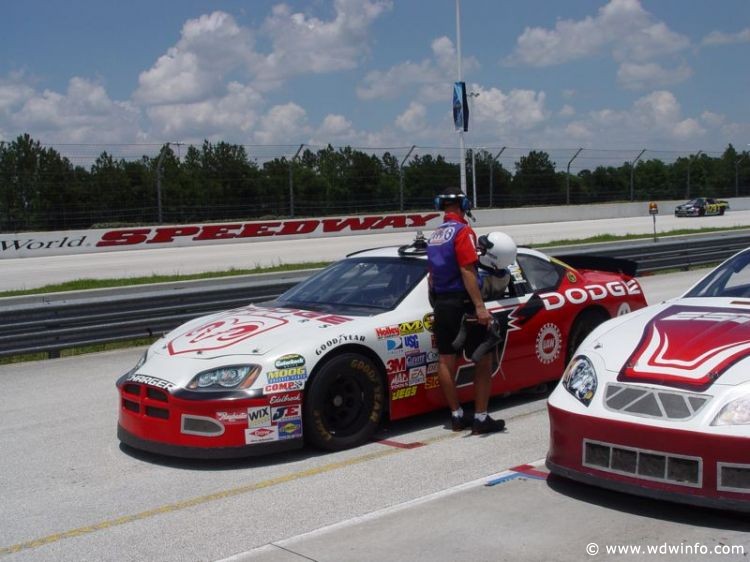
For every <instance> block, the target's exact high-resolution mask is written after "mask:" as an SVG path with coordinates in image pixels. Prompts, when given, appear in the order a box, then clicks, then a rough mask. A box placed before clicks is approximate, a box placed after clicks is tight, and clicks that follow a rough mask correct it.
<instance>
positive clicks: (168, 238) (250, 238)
mask: <svg viewBox="0 0 750 562" xmlns="http://www.w3.org/2000/svg"><path fill="white" fill-rule="evenodd" d="M441 221H442V218H441V215H440V213H414V214H394V215H367V216H351V217H332V218H320V219H312V218H310V219H288V220H277V221H253V222H234V223H214V224H185V225H171V226H139V227H133V228H113V229H98V230H77V231H66V232H27V233H16V234H0V259H8V258H23V257H39V256H52V255H67V254H82V253H92V252H105V251H111V250H137V249H144V248H148V249H152V248H174V247H177V246H198V245H206V244H220V243H233V242H235V243H236V242H254V241H268V240H280V239H294V238H323V237H329V236H350V235H353V234H377V233H382V232H401V231H407V232H408V231H414V230H432V229H435V228H436V227H437V226H439V225H440V223H441Z"/></svg>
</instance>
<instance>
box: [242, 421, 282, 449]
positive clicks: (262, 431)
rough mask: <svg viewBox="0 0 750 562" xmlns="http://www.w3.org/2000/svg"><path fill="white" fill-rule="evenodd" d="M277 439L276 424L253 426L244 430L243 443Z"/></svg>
mask: <svg viewBox="0 0 750 562" xmlns="http://www.w3.org/2000/svg"><path fill="white" fill-rule="evenodd" d="M278 440H279V428H278V426H275V425H274V426H271V427H253V428H248V429H246V430H245V444H246V445H251V444H253V443H265V442H268V441H278Z"/></svg>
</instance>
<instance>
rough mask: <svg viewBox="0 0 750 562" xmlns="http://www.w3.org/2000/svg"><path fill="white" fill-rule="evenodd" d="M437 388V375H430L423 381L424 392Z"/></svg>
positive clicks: (438, 385) (438, 384) (438, 383)
mask: <svg viewBox="0 0 750 562" xmlns="http://www.w3.org/2000/svg"><path fill="white" fill-rule="evenodd" d="M439 387H440V381H439V380H438V378H437V375H430V376H428V377H427V378H426V379H425V381H424V388H425V390H432V389H433V388H439Z"/></svg>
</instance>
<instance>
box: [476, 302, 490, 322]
mask: <svg viewBox="0 0 750 562" xmlns="http://www.w3.org/2000/svg"><path fill="white" fill-rule="evenodd" d="M474 310H475V311H476V314H477V322H479V323H480V324H481V325H482V326H489V325H490V322H492V315H491V314H490V313H489V312H487V309H486V308H485V307H484V304H482V306H477V307H475V308H474Z"/></svg>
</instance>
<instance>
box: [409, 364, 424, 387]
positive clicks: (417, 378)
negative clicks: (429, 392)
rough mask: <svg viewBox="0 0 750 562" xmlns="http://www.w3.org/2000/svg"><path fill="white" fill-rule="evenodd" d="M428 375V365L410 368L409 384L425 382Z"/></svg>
mask: <svg viewBox="0 0 750 562" xmlns="http://www.w3.org/2000/svg"><path fill="white" fill-rule="evenodd" d="M426 377H427V370H426V367H415V368H414V369H409V386H415V385H418V384H424V383H425V379H426Z"/></svg>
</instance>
